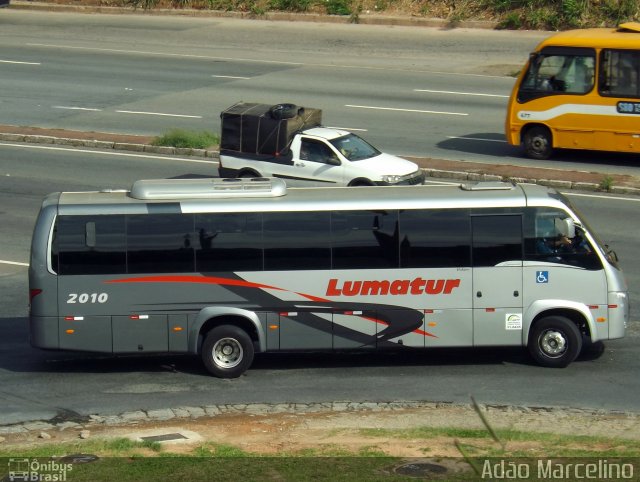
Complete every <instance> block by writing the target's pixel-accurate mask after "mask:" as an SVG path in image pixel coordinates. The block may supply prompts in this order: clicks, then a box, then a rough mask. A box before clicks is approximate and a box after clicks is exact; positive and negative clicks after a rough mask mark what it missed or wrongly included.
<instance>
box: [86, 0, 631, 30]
mask: <svg viewBox="0 0 640 482" xmlns="http://www.w3.org/2000/svg"><path fill="white" fill-rule="evenodd" d="M96 3H100V4H103V5H118V6H130V7H134V8H142V9H155V8H193V9H209V10H222V11H235V12H242V13H247V14H252V15H255V16H260V15H264V14H266V13H267V12H277V11H279V12H296V13H319V14H328V15H346V16H349V18H350V20H351V21H352V22H354V23H357V22H358V20H359V16H360V15H361V14H363V13H366V14H371V13H383V14H389V15H394V14H405V15H412V16H422V17H431V18H443V19H447V20H448V21H449V23H450V25H451V26H455V25H456V24H458V23H460V22H462V21H465V20H490V21H494V22H496V23H497V25H498V28H504V29H543V30H566V29H569V28H586V27H598V26H610V27H611V26H616V25H618V24H619V23H622V22H626V21H632V20H634V19H638V18H639V17H640V2H638V1H637V0H96Z"/></svg>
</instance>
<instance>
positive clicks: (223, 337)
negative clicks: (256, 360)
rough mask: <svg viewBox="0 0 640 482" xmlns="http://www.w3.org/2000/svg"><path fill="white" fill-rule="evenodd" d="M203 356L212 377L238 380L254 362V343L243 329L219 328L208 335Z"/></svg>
mask: <svg viewBox="0 0 640 482" xmlns="http://www.w3.org/2000/svg"><path fill="white" fill-rule="evenodd" d="M201 356H202V362H203V363H204V366H205V367H206V368H207V370H208V371H209V373H211V374H212V375H215V376H216V377H220V378H236V377H239V376H240V375H242V374H243V373H244V372H245V371H247V369H248V368H249V366H250V365H251V362H252V361H253V342H252V341H251V338H250V337H249V335H247V333H246V332H245V331H244V330H243V329H242V328H238V327H237V326H231V325H221V326H217V327H215V328H214V329H213V330H211V331H209V332H208V333H207V335H206V337H205V339H204V342H203V343H202V353H201Z"/></svg>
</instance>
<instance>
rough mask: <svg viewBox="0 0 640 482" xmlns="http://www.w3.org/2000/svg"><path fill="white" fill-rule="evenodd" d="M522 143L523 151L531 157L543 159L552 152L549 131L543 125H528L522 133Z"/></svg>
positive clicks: (547, 157) (551, 140)
mask: <svg viewBox="0 0 640 482" xmlns="http://www.w3.org/2000/svg"><path fill="white" fill-rule="evenodd" d="M523 143H524V153H525V155H526V156H527V157H529V158H531V159H538V160H540V161H543V160H545V159H549V158H550V157H551V153H552V152H553V139H552V137H551V131H550V130H549V129H547V128H546V127H544V126H532V127H529V128H528V129H527V130H526V131H525V133H524V135H523Z"/></svg>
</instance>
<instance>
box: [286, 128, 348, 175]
mask: <svg viewBox="0 0 640 482" xmlns="http://www.w3.org/2000/svg"><path fill="white" fill-rule="evenodd" d="M293 174H294V176H295V178H297V179H304V180H310V181H320V182H327V183H342V182H344V167H343V166H342V163H341V162H340V159H338V156H337V154H336V152H335V151H334V150H333V149H332V148H331V147H329V146H328V145H327V144H326V143H324V142H322V141H320V140H318V139H312V138H309V137H303V138H302V139H301V141H300V155H299V158H298V159H296V160H295V161H294V165H293Z"/></svg>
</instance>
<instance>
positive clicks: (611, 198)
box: [562, 192, 640, 203]
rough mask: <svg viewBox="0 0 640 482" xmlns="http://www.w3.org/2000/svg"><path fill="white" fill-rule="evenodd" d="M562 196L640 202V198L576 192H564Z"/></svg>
mask: <svg viewBox="0 0 640 482" xmlns="http://www.w3.org/2000/svg"><path fill="white" fill-rule="evenodd" d="M562 194H566V195H567V196H575V197H590V198H593V199H608V200H611V201H633V202H636V203H637V202H640V199H638V198H629V197H620V196H606V195H604V194H582V193H575V192H563V193H562Z"/></svg>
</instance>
